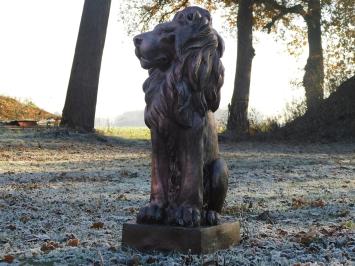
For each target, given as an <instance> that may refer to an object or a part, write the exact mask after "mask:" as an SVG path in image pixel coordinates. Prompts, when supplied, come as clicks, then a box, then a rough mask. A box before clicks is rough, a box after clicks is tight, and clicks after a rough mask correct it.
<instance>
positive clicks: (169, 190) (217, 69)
mask: <svg viewBox="0 0 355 266" xmlns="http://www.w3.org/2000/svg"><path fill="white" fill-rule="evenodd" d="M133 41H134V45H135V47H136V50H135V53H136V56H137V57H138V59H139V60H140V64H141V66H142V67H143V68H144V69H147V70H149V77H148V79H147V80H146V81H145V82H144V84H143V91H144V93H145V102H146V108H145V113H144V118H145V123H146V125H147V126H148V127H149V128H150V130H151V140H152V173H151V194H150V202H149V204H148V205H147V206H144V207H142V208H141V209H140V211H139V214H138V215H137V223H144V224H147V223H148V224H168V225H177V226H185V227H196V226H200V225H216V224H218V223H219V220H220V218H219V213H220V212H221V209H222V207H223V204H224V200H225V197H226V193H227V186H228V171H227V166H226V164H225V162H224V160H223V159H221V158H220V155H219V148H218V137H217V129H216V123H215V119H214V115H213V112H215V111H216V110H217V109H218V107H219V103H220V89H221V87H222V84H223V79H224V67H223V65H222V62H221V60H220V58H221V57H222V54H223V51H224V42H223V40H222V38H221V37H220V36H219V35H218V33H217V32H216V31H215V30H214V29H213V28H212V19H211V15H210V13H209V12H208V11H207V10H205V9H202V8H199V7H187V8H185V9H184V10H182V11H179V12H178V13H177V14H176V15H175V16H174V18H173V20H172V21H170V22H166V23H161V24H158V25H157V26H156V27H155V28H154V29H153V30H152V31H149V32H145V33H142V34H140V35H137V36H135V37H134V39H133Z"/></svg>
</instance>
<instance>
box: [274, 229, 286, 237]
mask: <svg viewBox="0 0 355 266" xmlns="http://www.w3.org/2000/svg"><path fill="white" fill-rule="evenodd" d="M276 232H277V233H278V234H279V235H280V236H287V235H288V232H287V231H285V230H282V229H281V228H278V229H277V230H276Z"/></svg>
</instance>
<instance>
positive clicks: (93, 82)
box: [61, 0, 111, 131]
mask: <svg viewBox="0 0 355 266" xmlns="http://www.w3.org/2000/svg"><path fill="white" fill-rule="evenodd" d="M110 6H111V0H100V1H97V0H85V3H84V8H83V13H82V17H81V22H80V29H79V35H78V39H77V43H76V48H75V55H74V60H73V65H72V70H71V74H70V80H69V85H68V91H67V96H66V100H65V105H64V109H63V115H62V121H61V126H67V127H69V128H73V129H78V130H83V131H92V130H93V129H94V121H95V110H96V100H97V90H98V85H99V76H100V67H101V59H102V54H103V49H104V45H105V38H106V30H107V24H108V19H109V13H110Z"/></svg>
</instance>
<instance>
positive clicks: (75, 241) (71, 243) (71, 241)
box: [67, 238, 80, 247]
mask: <svg viewBox="0 0 355 266" xmlns="http://www.w3.org/2000/svg"><path fill="white" fill-rule="evenodd" d="M79 244H80V240H79V239H77V238H73V239H69V240H68V241H67V246H70V247H77V246H79Z"/></svg>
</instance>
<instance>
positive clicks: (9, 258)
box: [3, 255, 15, 263]
mask: <svg viewBox="0 0 355 266" xmlns="http://www.w3.org/2000/svg"><path fill="white" fill-rule="evenodd" d="M14 259H15V257H14V256H12V255H5V256H4V257H3V261H5V262H7V263H12V262H13V261H14Z"/></svg>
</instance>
